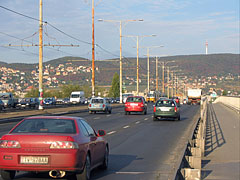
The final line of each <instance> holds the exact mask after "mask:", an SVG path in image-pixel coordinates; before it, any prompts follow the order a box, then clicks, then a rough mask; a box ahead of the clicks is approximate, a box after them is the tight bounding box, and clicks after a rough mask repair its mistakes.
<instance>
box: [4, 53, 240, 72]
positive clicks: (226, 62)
mask: <svg viewBox="0 0 240 180" xmlns="http://www.w3.org/2000/svg"><path fill="white" fill-rule="evenodd" d="M114 60H115V61H114ZM158 60H159V62H161V61H164V62H168V61H174V62H171V63H167V66H175V69H180V70H181V71H183V73H184V74H186V75H192V76H208V75H209V76H211V75H226V74H228V73H231V74H234V75H239V73H240V54H209V55H205V54H204V55H181V56H167V57H161V58H159V59H158ZM66 63H72V65H73V66H80V65H82V66H89V67H91V64H92V62H91V60H87V59H85V58H81V57H62V58H58V59H54V60H51V61H47V62H44V63H43V65H44V66H46V65H51V66H53V67H56V66H58V65H59V64H66ZM139 64H140V68H139V70H140V73H144V74H146V69H147V58H139ZM37 66H38V64H37V63H35V64H25V63H11V64H8V63H5V62H0V67H9V68H12V69H19V70H23V71H31V70H33V69H35V68H36V67H37ZM96 67H99V68H100V69H104V72H111V74H112V73H113V72H119V61H118V59H113V61H96ZM134 67H136V57H134V58H127V59H123V68H124V71H125V73H126V74H133V73H134V72H135V70H133V69H134ZM155 69H156V68H155V58H151V59H150V71H151V73H154V72H155ZM159 70H160V69H159ZM103 76H105V75H104V74H103Z"/></svg>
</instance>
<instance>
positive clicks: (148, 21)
mask: <svg viewBox="0 0 240 180" xmlns="http://www.w3.org/2000/svg"><path fill="white" fill-rule="evenodd" d="M91 3H92V1H91V0H68V1H66V0H43V20H44V21H47V22H48V23H50V24H51V25H53V26H54V27H56V28H58V29H59V30H61V31H63V32H65V33H67V34H68V35H70V36H71V37H73V38H74V39H73V38H70V37H69V36H66V35H65V34H63V33H61V32H59V31H57V30H56V29H54V28H53V27H51V26H50V25H44V33H43V37H44V44H62V45H69V44H74V45H79V47H61V48H59V47H45V48H44V50H43V53H44V62H45V61H48V60H52V59H55V58H59V57H63V56H79V57H85V58H88V59H91V56H92V55H91V54H92V53H91V42H92V30H91V28H92V20H91ZM0 6H2V7H5V8H8V9H11V10H13V11H16V12H18V13H22V14H24V15H27V16H30V17H33V18H36V19H38V18H39V1H38V0H0ZM2 7H0V22H1V23H0V61H3V62H8V63H12V62H20V63H21V62H24V63H37V62H38V47H23V46H22V47H21V46H20V47H6V46H5V45H8V44H12V45H21V44H23V45H27V44H38V27H39V25H38V21H34V20H32V19H30V18H26V17H23V16H20V15H17V14H14V13H13V12H10V11H7V10H6V9H4V8H2ZM98 19H104V20H129V19H143V20H144V21H143V22H129V23H124V26H123V28H122V34H123V35H125V36H126V35H134V36H137V35H139V36H142V35H152V34H156V37H144V38H140V41H139V46H140V47H149V46H159V45H163V46H164V47H161V48H153V49H150V54H152V55H162V56H173V55H191V54H205V42H206V40H207V41H208V44H209V46H208V47H209V48H208V53H209V54H215V53H237V54H238V53H239V0H199V1H197V0H95V43H96V44H97V46H96V50H95V51H96V60H101V59H109V58H119V23H110V22H100V21H98ZM20 39H24V41H22V40H20ZM135 47H136V38H130V37H123V40H122V48H123V56H126V57H136V55H137V50H136V48H135ZM145 54H146V49H144V48H140V49H139V55H140V57H144V55H145Z"/></svg>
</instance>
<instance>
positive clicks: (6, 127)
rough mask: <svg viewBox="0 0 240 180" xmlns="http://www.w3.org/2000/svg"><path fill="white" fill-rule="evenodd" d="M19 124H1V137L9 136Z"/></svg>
mask: <svg viewBox="0 0 240 180" xmlns="http://www.w3.org/2000/svg"><path fill="white" fill-rule="evenodd" d="M17 123H19V122H9V123H4V124H0V137H2V135H4V134H7V133H8V132H9V131H10V130H11V129H12V128H13V127H14V126H15V125H16V124H17Z"/></svg>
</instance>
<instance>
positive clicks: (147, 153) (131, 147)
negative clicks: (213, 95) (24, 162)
mask: <svg viewBox="0 0 240 180" xmlns="http://www.w3.org/2000/svg"><path fill="white" fill-rule="evenodd" d="M199 108H200V106H197V105H196V106H188V105H182V106H181V120H180V121H175V120H170V119H162V120H159V121H153V120H152V116H153V106H152V104H149V105H148V114H147V115H142V114H138V113H136V114H131V115H124V109H123V108H114V109H113V110H112V114H104V113H97V114H88V113H87V112H82V113H74V114H68V116H79V117H82V118H84V119H85V120H86V121H87V122H88V123H89V124H91V125H92V126H93V127H94V128H95V130H99V129H104V130H106V132H107V135H106V136H105V139H106V140H107V141H108V142H109V145H110V155H109V168H108V170H106V171H101V170H99V169H95V170H94V171H92V173H91V179H96V180H123V179H124V180H151V179H153V180H155V179H161V180H162V179H163V180H164V179H168V178H169V177H171V175H172V174H173V173H174V171H175V170H176V168H178V167H177V166H178V165H179V164H178V163H179V162H178V160H179V158H181V157H180V156H181V155H182V154H183V151H184V148H185V143H186V141H187V138H188V136H189V134H190V133H191V132H190V131H191V130H192V128H193V126H194V125H195V123H196V120H197V118H198V117H199ZM15 124H16V122H12V123H11V122H10V123H5V124H0V136H2V135H3V134H5V133H7V132H8V131H9V130H10V129H11V128H12V127H13V126H14V125H15ZM0 179H1V178H0ZM15 179H18V180H30V179H31V180H42V179H51V178H49V177H48V174H42V173H40V174H37V175H36V174H32V173H28V172H20V173H17V176H16V177H15ZM63 179H64V178H63Z"/></svg>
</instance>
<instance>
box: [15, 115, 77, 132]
mask: <svg viewBox="0 0 240 180" xmlns="http://www.w3.org/2000/svg"><path fill="white" fill-rule="evenodd" d="M11 133H66V134H75V133H76V127H75V123H74V120H69V119H26V120H24V121H23V122H22V123H21V124H19V125H18V126H17V127H16V128H15V129H14V130H13V131H12V132H11Z"/></svg>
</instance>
